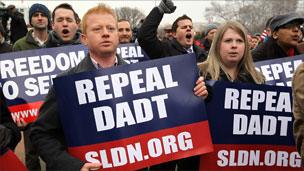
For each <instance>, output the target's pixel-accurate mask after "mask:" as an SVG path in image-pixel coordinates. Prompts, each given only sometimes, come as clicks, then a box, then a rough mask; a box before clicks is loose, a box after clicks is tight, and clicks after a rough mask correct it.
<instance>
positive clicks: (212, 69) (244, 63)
mask: <svg viewBox="0 0 304 171" xmlns="http://www.w3.org/2000/svg"><path fill="white" fill-rule="evenodd" d="M228 29H232V30H234V31H235V32H237V33H238V34H239V35H240V36H241V37H242V38H243V39H244V41H245V52H244V56H243V58H242V59H241V61H240V62H239V64H238V68H237V69H238V71H241V70H242V71H245V72H247V73H248V74H250V75H251V76H252V78H253V80H254V81H255V83H257V84H262V83H264V76H263V75H262V74H261V73H260V72H258V71H257V70H256V69H255V65H254V63H253V59H252V55H251V52H250V48H249V44H248V39H247V32H246V30H245V28H244V26H243V25H242V24H240V23H239V22H236V21H228V22H226V23H225V24H222V25H221V26H220V27H219V28H218V29H217V31H216V34H215V36H214V39H213V41H212V45H211V48H210V51H209V55H208V58H207V60H206V61H205V62H204V63H202V64H201V65H200V68H201V70H203V71H206V72H207V73H209V74H210V76H211V79H213V80H219V77H220V70H221V69H222V70H223V71H224V72H225V74H226V75H227V78H230V77H229V76H228V74H227V73H226V71H225V69H224V68H225V67H224V64H223V62H222V59H221V56H220V50H221V41H222V39H223V36H224V33H225V32H226V31H227V30H228ZM202 67H206V68H202Z"/></svg>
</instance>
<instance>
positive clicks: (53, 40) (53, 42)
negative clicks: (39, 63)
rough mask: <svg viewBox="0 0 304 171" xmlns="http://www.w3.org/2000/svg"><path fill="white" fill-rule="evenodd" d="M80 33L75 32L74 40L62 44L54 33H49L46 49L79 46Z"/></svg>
mask: <svg viewBox="0 0 304 171" xmlns="http://www.w3.org/2000/svg"><path fill="white" fill-rule="evenodd" d="M80 35H81V33H80V32H76V34H75V36H74V38H73V39H72V40H71V41H69V42H64V41H63V40H62V39H61V38H60V37H59V36H58V35H57V33H56V32H55V31H52V32H50V34H49V40H48V41H47V42H46V47H47V48H50V47H59V46H67V45H77V44H81V41H80Z"/></svg>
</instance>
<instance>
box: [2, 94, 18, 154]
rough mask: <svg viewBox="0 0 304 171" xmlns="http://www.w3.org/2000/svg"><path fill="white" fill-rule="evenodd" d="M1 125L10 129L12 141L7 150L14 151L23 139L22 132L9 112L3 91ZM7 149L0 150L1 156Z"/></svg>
mask: <svg viewBox="0 0 304 171" xmlns="http://www.w3.org/2000/svg"><path fill="white" fill-rule="evenodd" d="M0 125H1V126H4V127H6V128H7V129H9V133H10V135H11V139H10V140H8V141H9V143H8V146H7V148H10V149H12V150H14V149H15V147H16V145H17V144H18V142H19V141H20V139H21V134H20V131H19V130H18V128H17V125H16V124H15V122H14V121H13V119H12V116H11V113H10V112H9V110H8V108H7V105H6V102H5V97H4V95H3V93H2V90H1V91H0ZM7 148H6V147H4V149H0V154H1V153H4V152H5V151H6V150H7Z"/></svg>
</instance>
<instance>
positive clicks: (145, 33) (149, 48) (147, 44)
mask: <svg viewBox="0 0 304 171" xmlns="http://www.w3.org/2000/svg"><path fill="white" fill-rule="evenodd" d="M162 18H163V14H162V13H161V12H160V11H159V9H158V8H157V7H155V8H153V9H152V11H151V12H150V14H149V15H148V16H147V17H146V19H145V21H144V23H143V24H142V26H141V27H140V29H139V32H138V37H137V38H138V43H139V45H140V46H141V47H142V48H143V49H144V51H145V52H146V53H147V54H148V56H149V57H150V58H151V59H157V58H162V57H167V56H176V55H182V54H187V51H186V50H185V49H184V48H183V47H182V46H181V45H180V44H179V43H178V42H177V40H176V39H173V40H165V41H160V40H159V39H158V38H157V28H158V26H159V24H160V22H161V20H162ZM193 50H194V53H195V54H196V60H197V62H203V61H204V60H205V59H206V58H207V54H206V52H205V51H204V50H203V49H201V48H200V47H198V46H196V45H194V46H193Z"/></svg>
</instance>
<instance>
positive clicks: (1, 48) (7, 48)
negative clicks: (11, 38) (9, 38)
mask: <svg viewBox="0 0 304 171" xmlns="http://www.w3.org/2000/svg"><path fill="white" fill-rule="evenodd" d="M12 48H13V47H12V45H10V44H8V43H6V42H3V43H1V44H0V53H8V52H12Z"/></svg>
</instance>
